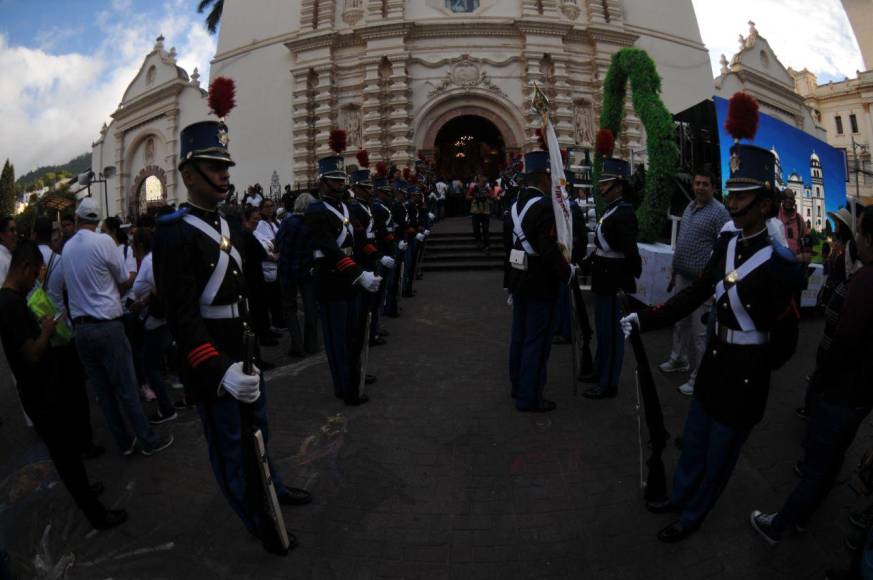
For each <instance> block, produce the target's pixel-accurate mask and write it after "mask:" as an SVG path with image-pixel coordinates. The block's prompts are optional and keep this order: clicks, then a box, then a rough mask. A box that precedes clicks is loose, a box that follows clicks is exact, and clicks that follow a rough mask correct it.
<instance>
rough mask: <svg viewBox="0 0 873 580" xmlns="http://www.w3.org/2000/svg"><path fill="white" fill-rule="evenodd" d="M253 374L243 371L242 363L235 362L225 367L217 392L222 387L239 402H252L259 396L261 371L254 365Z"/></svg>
mask: <svg viewBox="0 0 873 580" xmlns="http://www.w3.org/2000/svg"><path fill="white" fill-rule="evenodd" d="M253 370H254V371H255V372H254V374H251V375H248V374H246V373H244V372H243V363H241V362H236V363H233V364H232V365H230V366H229V367H228V368H227V371H225V373H224V377H223V378H222V379H221V386H220V387H219V392H221V389H224V390H225V391H227V392H228V393H230V396H232V397H233V398H234V399H236V400H237V401H239V402H241V403H254V402H255V401H257V400H258V397H260V396H261V371H260V370H258V367H254V368H253Z"/></svg>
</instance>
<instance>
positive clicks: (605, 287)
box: [582, 158, 643, 399]
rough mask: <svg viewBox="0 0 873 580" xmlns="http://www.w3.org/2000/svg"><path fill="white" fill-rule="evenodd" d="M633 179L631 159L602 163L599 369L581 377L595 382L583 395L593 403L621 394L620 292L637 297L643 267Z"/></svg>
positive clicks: (596, 287)
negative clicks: (633, 195) (605, 203)
mask: <svg viewBox="0 0 873 580" xmlns="http://www.w3.org/2000/svg"><path fill="white" fill-rule="evenodd" d="M629 176H630V165H629V164H628V162H627V161H624V160H623V159H614V158H606V159H604V160H603V171H602V172H601V175H600V184H599V187H600V195H601V196H602V197H603V198H604V199H606V201H607V203H608V205H607V206H606V209H605V210H604V212H603V217H601V218H600V220H599V221H598V223H597V226H596V228H595V230H594V234H595V235H594V245H595V246H596V249H595V251H594V253H593V254H592V255H591V256H590V260H591V291H592V293H593V294H594V319H595V327H596V333H597V354H596V355H595V357H594V359H595V360H594V371H593V372H591V373H590V374H588V375H586V376H584V377H582V379H583V380H584V381H585V382H590V383H595V385H594V386H593V387H591V388H590V389H587V390H586V391H584V392H583V393H582V395H583V396H585V397H587V398H589V399H603V398H607V397H610V398H611V397H615V395H616V394H617V392H618V381H619V378H620V377H621V365H622V362H623V361H624V336H622V333H621V328H619V325H618V321H619V319H620V318H621V305H620V304H619V300H618V293H619V291H624V292H626V293H628V294H633V293H635V292H636V290H637V286H636V281H635V278H638V277H639V276H640V274H641V273H642V269H643V265H642V260H641V259H640V253H639V249H638V248H637V233H638V231H639V226H638V225H637V216H636V214H635V213H634V207H633V205H631V203H630V202H629V201H627V200H626V198H627V197H630V193H631V185H630V182H629V181H628V177H629Z"/></svg>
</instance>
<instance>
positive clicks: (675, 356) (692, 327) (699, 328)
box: [670, 274, 712, 385]
mask: <svg viewBox="0 0 873 580" xmlns="http://www.w3.org/2000/svg"><path fill="white" fill-rule="evenodd" d="M693 282H694V281H693V280H692V279H690V278H686V277H685V276H682V275H681V274H679V275H677V276H676V288H675V291H674V293H675V294H678V293H679V292H681V291H682V290H684V289H685V288H688V287H689V286H691V284H692V283H693ZM711 306H712V299H710V300H707V301H706V302H704V303H703V304H702V305H700V307H698V308H697V309H696V310H695V311H694V312H692V313H691V315H690V316H686V317H685V318H683V319H682V320H680V321H679V322H677V323H676V324H674V325H673V350H672V351H671V352H670V359H671V360H673V361H688V366H689V367H691V376H690V377H689V379H688V382H689V383H690V384H692V385H693V384H694V380H695V379H696V378H697V367H699V366H700V359H702V358H703V352H704V351H705V350H706V326H705V325H704V324H703V315H704V314H705V313H707V312H708V311H709V309H710V307H711Z"/></svg>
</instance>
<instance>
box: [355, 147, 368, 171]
mask: <svg viewBox="0 0 873 580" xmlns="http://www.w3.org/2000/svg"><path fill="white" fill-rule="evenodd" d="M356 157H357V158H358V166H359V167H360V168H361V169H366V168H368V167H369V166H370V154H369V153H367V150H366V149H361V150H360V151H358V154H357V155H356Z"/></svg>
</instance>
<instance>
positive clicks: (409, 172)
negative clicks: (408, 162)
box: [403, 167, 412, 181]
mask: <svg viewBox="0 0 873 580" xmlns="http://www.w3.org/2000/svg"><path fill="white" fill-rule="evenodd" d="M410 175H412V170H411V169H409V168H408V167H404V168H403V181H409V176H410Z"/></svg>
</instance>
